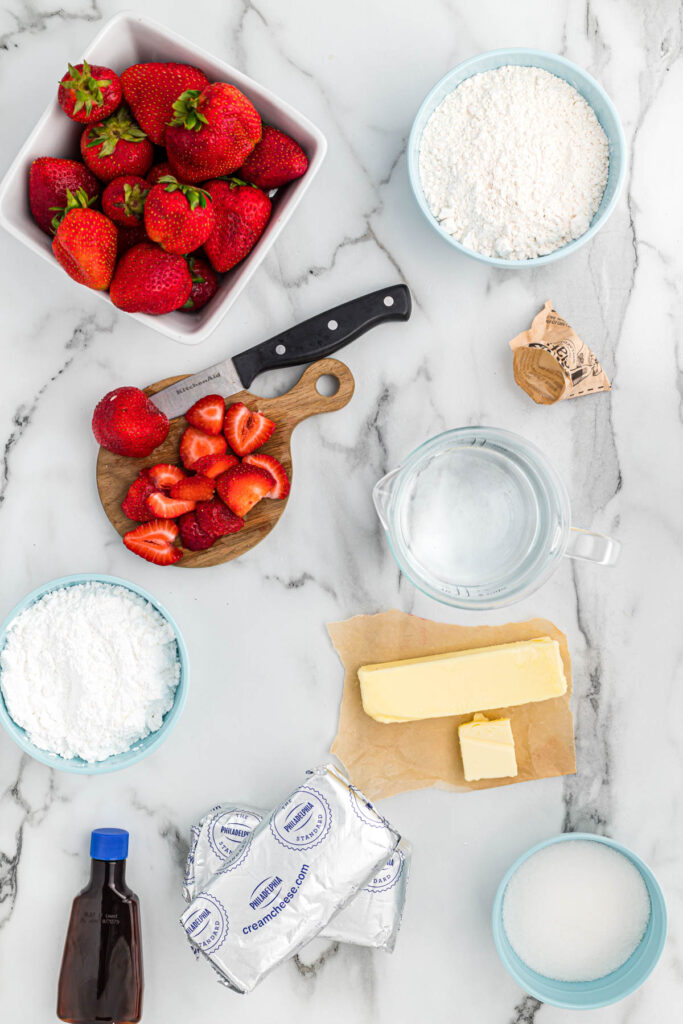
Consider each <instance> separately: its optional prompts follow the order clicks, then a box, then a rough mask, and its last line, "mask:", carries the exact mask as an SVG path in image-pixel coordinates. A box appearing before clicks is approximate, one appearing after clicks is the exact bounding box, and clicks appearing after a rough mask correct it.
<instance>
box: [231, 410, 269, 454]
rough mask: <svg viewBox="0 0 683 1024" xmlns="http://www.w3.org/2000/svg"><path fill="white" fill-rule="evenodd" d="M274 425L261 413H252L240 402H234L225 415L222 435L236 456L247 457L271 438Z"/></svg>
mask: <svg viewBox="0 0 683 1024" xmlns="http://www.w3.org/2000/svg"><path fill="white" fill-rule="evenodd" d="M274 430H275V424H274V423H273V421H272V420H269V419H268V417H267V416H264V415H263V413H262V412H252V411H251V410H250V409H247V407H246V405H244V404H243V403H242V402H234V403H233V405H231V406H230V407H229V408H228V409H227V410H226V413H225V422H224V424H223V433H224V434H225V439H226V441H227V442H228V444H229V445H230V447H231V448H232V450H233V451H234V452H235V453H236V454H237V455H248V454H249V452H253V451H256V449H257V448H260V447H261V445H262V444H265V443H266V441H267V440H268V438H269V437H272V434H273V431H274Z"/></svg>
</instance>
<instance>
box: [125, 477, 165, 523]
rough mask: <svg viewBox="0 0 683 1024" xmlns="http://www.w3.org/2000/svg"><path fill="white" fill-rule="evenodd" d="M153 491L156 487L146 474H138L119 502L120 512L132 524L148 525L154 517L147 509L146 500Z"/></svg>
mask: <svg viewBox="0 0 683 1024" xmlns="http://www.w3.org/2000/svg"><path fill="white" fill-rule="evenodd" d="M155 491H156V487H155V486H154V484H153V483H152V481H151V480H150V478H149V477H148V476H147V473H146V472H142V473H140V475H139V476H138V477H137V479H135V480H134V481H133V483H132V484H131V485H130V487H129V488H128V493H127V494H126V496H125V498H124V499H123V501H122V502H121V511H122V512H123V513H124V515H126V516H128V518H129V519H132V520H133V522H134V523H148V522H149V521H150V519H154V518H155V516H154V513H153V512H150V510H149V508H148V507H147V498H149V496H150V494H154V492H155Z"/></svg>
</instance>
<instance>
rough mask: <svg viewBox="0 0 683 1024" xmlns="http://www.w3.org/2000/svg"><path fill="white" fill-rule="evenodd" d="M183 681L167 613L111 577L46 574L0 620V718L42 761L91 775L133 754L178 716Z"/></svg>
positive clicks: (152, 746)
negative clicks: (52, 577)
mask: <svg viewBox="0 0 683 1024" xmlns="http://www.w3.org/2000/svg"><path fill="white" fill-rule="evenodd" d="M188 683H189V665H188V657H187V650H186V647H185V643H184V641H183V638H182V635H181V633H180V630H179V629H178V626H177V625H176V623H175V621H174V619H173V617H172V616H171V614H170V613H169V612H168V611H167V610H166V609H165V608H164V607H163V605H161V604H160V603H159V602H158V601H157V600H156V598H154V597H152V595H151V594H149V593H147V591H145V590H143V589H142V587H138V586H136V585H135V584H134V583H129V582H128V581H127V580H122V579H118V578H117V577H115V576H103V575H100V574H98V573H79V574H77V575H74V576H64V577H62V578H60V579H55V580H51V581H50V582H49V583H45V584H43V586H41V587H38V588H37V589H36V590H34V591H32V592H31V593H30V594H28V595H27V596H26V597H25V598H24V599H23V600H22V601H20V602H19V604H18V605H17V606H16V607H15V608H13V609H12V611H11V612H10V613H9V615H8V616H7V617H6V619H5V621H4V622H3V623H2V626H0V721H1V722H2V724H3V725H4V727H5V729H6V730H7V732H8V733H9V735H10V736H11V737H12V739H13V740H14V741H15V743H17V744H18V745H19V746H20V747H21V749H22V750H24V751H26V753H27V754H30V755H31V757H34V758H35V759H36V760H37V761H41V762H42V763H43V764H45V765H48V766H49V767H50V768H57V769H59V770H60V771H67V772H76V773H78V774H81V775H95V774H101V773H103V772H113V771H118V770H120V769H121V768H128V767H130V766H131V765H134V764H136V763H137V762H138V761H141V760H142V758H144V757H147V755H148V754H151V753H152V751H153V750H156V748H157V747H158V746H160V744H161V743H163V741H164V740H165V739H166V738H167V736H168V734H169V733H170V731H171V729H172V728H173V726H174V725H175V724H176V722H177V721H178V719H179V717H180V715H181V712H182V710H183V707H184V705H185V700H186V697H187V688H188ZM15 719H16V720H15ZM57 750H58V751H59V752H57ZM76 751H79V752H80V753H81V754H82V755H84V756H78V754H77V753H76ZM69 755H72V756H69Z"/></svg>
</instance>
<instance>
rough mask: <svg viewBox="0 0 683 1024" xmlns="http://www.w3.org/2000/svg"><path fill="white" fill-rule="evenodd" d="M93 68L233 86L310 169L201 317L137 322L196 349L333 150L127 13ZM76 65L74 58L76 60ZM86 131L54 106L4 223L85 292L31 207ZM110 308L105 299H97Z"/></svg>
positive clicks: (225, 69)
mask: <svg viewBox="0 0 683 1024" xmlns="http://www.w3.org/2000/svg"><path fill="white" fill-rule="evenodd" d="M83 56H84V57H85V59H86V60H88V61H90V63H92V64H104V65H106V66H108V67H112V68H113V69H114V70H115V71H123V69H124V68H127V67H129V66H130V65H131V64H137V63H140V62H142V61H166V60H170V61H179V62H181V63H184V64H194V65H196V66H197V67H199V68H201V70H202V71H204V73H205V74H206V75H207V76H208V78H209V79H210V80H211V81H224V82H230V83H231V84H232V85H235V86H237V88H238V89H241V90H242V92H243V93H244V94H245V95H246V96H247V97H248V98H249V99H250V100H251V102H252V103H253V104H254V106H255V107H256V109H257V110H258V112H259V113H260V114H261V117H262V118H263V120H264V121H265V122H266V123H267V124H271V125H274V126H275V127H276V128H281V129H282V130H283V131H285V132H287V134H288V135H291V136H292V137H293V138H294V139H296V141H297V142H298V143H299V144H300V145H301V146H302V147H303V149H304V150H305V151H306V154H307V156H308V161H309V163H308V170H307V172H306V174H305V175H304V176H303V177H302V178H299V179H298V180H297V181H293V182H291V183H290V184H289V185H287V186H286V187H285V188H282V189H279V190H278V191H277V192H276V193H275V195H274V197H273V212H272V214H271V218H270V221H269V222H268V225H267V227H266V230H265V231H264V232H263V234H262V236H261V238H260V239H259V240H258V242H257V244H256V245H255V246H254V248H253V249H252V251H251V252H250V254H249V255H248V256H247V258H246V259H245V260H243V261H242V262H241V263H240V264H238V265H237V266H236V267H235V268H234V270H231V271H230V272H229V273H228V274H227V275H225V276H224V277H223V279H222V280H221V283H220V285H219V288H218V292H217V293H216V295H215V296H214V298H213V299H212V300H211V302H209V303H208V304H207V305H206V306H205V307H204V308H203V309H202V310H200V311H199V312H198V313H194V314H188V313H180V312H175V313H166V314H165V315H164V316H147V315H145V314H142V313H134V314H128V315H133V316H134V317H135V319H136V320H139V321H140V322H141V323H144V324H147V325H148V326H149V327H152V328H154V330H155V331H160V332H161V333H162V334H165V335H167V336H168V337H169V338H173V339H174V341H179V342H182V343H183V344H185V345H197V344H199V342H201V341H204V339H205V338H207V337H208V336H209V334H211V332H212V331H213V330H214V328H215V327H217V325H218V324H219V322H220V321H221V320H222V319H223V317H224V316H225V314H226V313H227V311H228V309H229V308H230V306H231V305H232V303H233V302H234V301H235V299H236V298H237V296H238V295H239V293H240V292H241V291H242V289H243V288H244V287H245V285H246V284H247V282H248V281H249V279H250V277H251V276H252V274H253V273H254V271H255V270H256V268H257V267H258V266H259V264H260V263H261V261H262V260H263V259H264V257H265V255H266V253H267V252H268V250H269V249H270V247H271V246H272V245H273V243H274V242H275V240H276V238H277V237H278V235H279V234H280V232H281V231H282V229H283V228H284V226H285V224H286V223H287V221H288V220H289V218H290V217H291V216H292V214H293V213H294V210H295V209H296V207H297V206H298V205H299V203H300V202H301V200H302V199H303V196H304V193H305V192H306V190H307V189H308V187H309V185H310V184H311V182H312V181H313V178H314V177H315V175H316V174H317V172H318V170H319V168H320V165H321V163H322V161H323V159H324V156H325V151H326V149H327V142H326V140H325V136H324V135H323V134H322V132H321V131H319V130H318V129H317V128H316V127H315V125H314V124H312V123H311V122H310V121H309V120H308V118H306V117H304V116H303V114H300V113H298V111H296V110H294V109H293V108H292V107H290V106H289V104H288V103H285V102H284V101H283V100H281V99H278V97H277V96H275V95H274V94H273V93H272V92H271V91H270V90H269V89H266V88H264V87H263V86H262V85H259V84H258V82H254V81H253V80H252V79H251V78H247V76H246V75H243V74H242V73H241V72H240V71H238V70H237V69H236V68H233V67H231V66H230V64H225V63H224V62H223V61H221V60H218V59H217V58H216V57H212V56H211V54H209V53H206V51H205V50H203V49H201V48H200V47H199V46H195V45H193V44H192V43H190V42H188V41H187V40H186V39H183V38H182V37H181V36H179V35H177V34H176V33H175V32H171V31H170V30H169V29H167V28H164V27H163V26H162V25H159V24H157V23H156V22H153V21H149V20H148V19H147V18H142V17H139V16H138V15H136V14H133V13H132V12H129V11H124V12H122V13H120V14H117V15H116V16H115V17H113V18H111V19H110V20H109V21H108V22H107V23H106V24H105V25H104V27H103V28H102V30H101V31H100V32H99V34H98V35H97V36H96V37H95V39H93V41H92V43H91V44H90V46H89V47H88V48H87V50H86V51H85V53H84V54H83ZM74 59H75V55H74ZM81 132H82V128H81V127H80V126H79V125H77V124H76V123H75V122H73V121H70V120H69V119H68V118H67V117H66V116H65V115H64V114H63V113H62V111H61V109H60V107H59V105H58V103H57V90H56V89H55V95H54V98H53V100H52V102H51V103H50V104H49V106H48V108H47V110H46V111H45V113H44V114H43V116H42V117H41V118H40V120H39V121H38V123H37V125H36V126H35V128H34V129H33V131H32V132H31V134H30V135H29V137H28V139H27V140H26V142H25V143H24V145H23V146H22V148H21V150H20V151H19V153H18V155H17V157H16V159H15V160H14V161H13V163H12V165H11V167H10V168H9V170H8V171H7V174H6V175H5V177H4V179H3V181H2V183H0V224H2V226H3V227H4V228H6V230H7V231H9V232H10V233H11V234H13V235H14V236H15V237H16V238H18V239H20V241H22V242H23V243H24V244H25V245H27V246H29V248H31V249H33V251H34V252H37V253H38V255H39V256H42V257H43V259H45V260H47V261H48V262H49V263H51V264H52V266H53V267H54V268H55V270H56V271H57V272H58V273H60V274H61V275H62V278H63V281H64V287H65V288H82V287H83V286H82V285H79V284H77V283H76V282H75V281H72V280H71V278H69V277H68V275H67V274H65V273H64V271H63V270H62V268H61V267H60V266H59V264H58V263H57V262H56V260H55V258H54V256H53V254H52V245H51V240H50V238H49V237H48V236H47V235H46V234H45V232H43V231H41V230H40V228H39V227H38V225H37V224H36V223H35V222H34V220H33V218H32V216H31V212H30V210H29V205H28V173H29V168H30V166H31V163H32V161H33V160H35V159H36V157H39V156H63V157H72V158H78V157H79V150H78V143H79V139H80V135H81ZM97 294H98V295H100V296H101V297H102V299H103V300H104V301H105V302H108V303H110V304H111V299H110V298H109V294H108V293H107V292H98V293H97Z"/></svg>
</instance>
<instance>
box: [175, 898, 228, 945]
mask: <svg viewBox="0 0 683 1024" xmlns="http://www.w3.org/2000/svg"><path fill="white" fill-rule="evenodd" d="M229 926H230V925H229V921H228V915H227V912H226V910H225V907H224V906H223V904H222V903H221V901H220V900H219V899H217V897H216V896H214V895H213V893H209V892H200V894H199V896H197V899H196V900H195V901H194V903H193V904H192V906H191V907H190V909H189V910H188V911H186V912H185V914H184V915H183V927H184V928H185V931H186V932H187V934H188V937H189V938H190V939H191V940H192V942H194V944H195V946H198V947H199V949H201V950H203V952H204V953H207V954H211V953H215V952H216V951H217V950H219V949H220V948H221V946H222V945H223V943H224V942H225V940H226V938H227V935H228V929H229Z"/></svg>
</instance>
